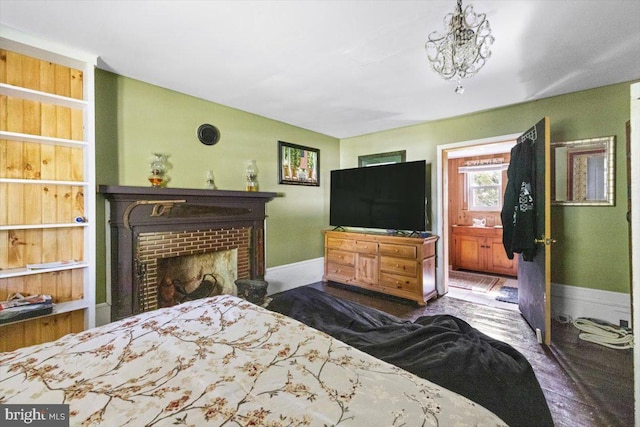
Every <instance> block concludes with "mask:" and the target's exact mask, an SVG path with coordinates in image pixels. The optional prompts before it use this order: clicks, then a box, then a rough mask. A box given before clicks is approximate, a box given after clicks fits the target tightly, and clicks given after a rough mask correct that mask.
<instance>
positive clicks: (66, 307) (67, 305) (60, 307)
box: [0, 300, 89, 328]
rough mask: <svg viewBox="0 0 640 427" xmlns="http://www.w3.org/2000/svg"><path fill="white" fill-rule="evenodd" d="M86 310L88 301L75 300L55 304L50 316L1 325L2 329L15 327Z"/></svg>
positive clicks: (45, 315)
mask: <svg viewBox="0 0 640 427" xmlns="http://www.w3.org/2000/svg"><path fill="white" fill-rule="evenodd" d="M86 308H89V303H88V302H87V301H85V300H74V301H66V302H61V303H57V304H54V305H53V310H52V311H51V313H49V314H43V315H41V316H35V317H29V318H27V319H20V320H16V321H14V322H6V323H0V328H2V327H3V326H6V325H13V324H15V323H24V322H30V321H32V320H37V319H44V318H45V317H51V316H55V315H56V314H63V313H69V312H72V311H77V310H84V309H86Z"/></svg>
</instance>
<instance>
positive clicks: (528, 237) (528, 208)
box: [501, 140, 536, 261]
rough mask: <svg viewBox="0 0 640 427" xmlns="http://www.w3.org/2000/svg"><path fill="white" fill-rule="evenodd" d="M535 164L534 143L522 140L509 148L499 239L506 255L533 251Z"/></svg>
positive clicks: (529, 256)
mask: <svg viewBox="0 0 640 427" xmlns="http://www.w3.org/2000/svg"><path fill="white" fill-rule="evenodd" d="M534 168H535V164H534V161H533V146H532V143H531V142H530V141H527V140H525V141H523V142H520V143H518V144H516V146H515V147H513V148H512V149H511V161H510V163H509V169H508V170H507V178H508V181H507V187H506V189H505V192H504V203H503V206H502V212H501V218H502V225H503V231H502V243H503V245H504V249H505V251H506V252H507V257H508V258H509V259H513V254H514V252H515V253H521V254H522V257H523V259H524V260H525V261H532V260H533V257H534V256H535V255H536V244H535V234H536V229H535V228H536V212H535V209H534V204H535V194H534V189H535V182H533V177H535V173H534Z"/></svg>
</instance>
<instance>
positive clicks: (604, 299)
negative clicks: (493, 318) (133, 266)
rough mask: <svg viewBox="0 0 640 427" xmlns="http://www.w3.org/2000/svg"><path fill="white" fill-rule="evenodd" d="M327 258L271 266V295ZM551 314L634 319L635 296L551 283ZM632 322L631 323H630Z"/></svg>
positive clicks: (99, 314) (305, 278) (106, 311)
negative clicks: (632, 311) (632, 309)
mask: <svg viewBox="0 0 640 427" xmlns="http://www.w3.org/2000/svg"><path fill="white" fill-rule="evenodd" d="M323 273H324V258H315V259H310V260H306V261H301V262H296V263H293V264H286V265H280V266H277V267H272V268H268V269H267V274H266V276H265V280H266V281H267V282H269V288H268V293H269V295H272V294H275V293H278V292H283V291H286V290H289V289H293V288H297V287H299V286H304V285H308V284H311V283H316V282H319V281H321V280H322V275H323ZM551 315H552V316H553V317H554V318H556V317H558V316H565V317H566V318H568V319H577V318H578V317H588V318H592V319H600V320H604V321H607V322H609V323H613V324H615V325H619V324H620V320H626V321H627V322H630V321H631V297H630V296H629V294H625V293H621V292H611V291H603V290H599V289H588V288H580V287H577V286H569V285H561V284H557V283H552V284H551ZM109 322H111V306H110V305H109V304H108V303H101V304H97V305H96V326H101V325H105V324H107V323H109ZM629 324H630V323H629Z"/></svg>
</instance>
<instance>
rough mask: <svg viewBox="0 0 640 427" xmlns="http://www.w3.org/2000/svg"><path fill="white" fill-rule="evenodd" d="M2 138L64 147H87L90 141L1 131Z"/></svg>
mask: <svg viewBox="0 0 640 427" xmlns="http://www.w3.org/2000/svg"><path fill="white" fill-rule="evenodd" d="M0 139H4V140H8V141H22V142H33V143H36V144H48V145H60V146H64V147H81V148H82V147H87V146H89V143H88V142H86V141H79V140H75V139H64V138H53V137H50V136H41V135H32V134H28V133H20V132H8V131H6V130H2V131H0Z"/></svg>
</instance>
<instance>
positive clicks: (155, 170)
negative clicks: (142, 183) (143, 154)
mask: <svg viewBox="0 0 640 427" xmlns="http://www.w3.org/2000/svg"><path fill="white" fill-rule="evenodd" d="M167 157H169V156H168V155H167V154H162V153H153V158H152V159H151V162H150V163H149V166H150V169H151V173H150V175H149V178H148V179H149V182H150V183H151V185H152V186H153V187H160V186H161V185H162V183H164V182H166V173H167Z"/></svg>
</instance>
